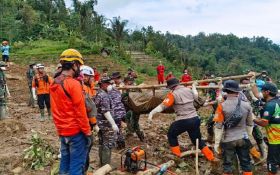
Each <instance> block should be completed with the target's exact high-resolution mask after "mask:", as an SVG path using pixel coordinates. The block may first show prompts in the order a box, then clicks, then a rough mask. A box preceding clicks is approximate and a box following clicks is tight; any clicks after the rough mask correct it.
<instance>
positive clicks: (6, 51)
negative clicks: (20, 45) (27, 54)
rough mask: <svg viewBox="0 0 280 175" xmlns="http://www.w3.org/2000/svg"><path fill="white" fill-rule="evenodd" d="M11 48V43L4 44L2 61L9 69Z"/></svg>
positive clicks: (4, 42)
mask: <svg viewBox="0 0 280 175" xmlns="http://www.w3.org/2000/svg"><path fill="white" fill-rule="evenodd" d="M10 50H11V47H10V46H9V42H8V41H7V40H5V41H3V42H2V46H1V52H2V61H4V62H5V63H7V64H8V65H7V67H9V55H10Z"/></svg>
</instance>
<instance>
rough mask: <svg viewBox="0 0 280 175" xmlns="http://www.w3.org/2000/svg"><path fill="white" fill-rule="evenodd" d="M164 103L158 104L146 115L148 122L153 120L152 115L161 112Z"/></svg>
mask: <svg viewBox="0 0 280 175" xmlns="http://www.w3.org/2000/svg"><path fill="white" fill-rule="evenodd" d="M164 108H165V107H164V105H162V104H160V105H158V106H157V107H156V108H155V109H153V110H152V111H151V112H150V113H149V116H148V122H149V123H152V122H153V115H154V114H156V113H159V112H162V111H163V110H164Z"/></svg>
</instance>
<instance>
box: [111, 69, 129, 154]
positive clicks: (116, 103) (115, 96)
mask: <svg viewBox="0 0 280 175" xmlns="http://www.w3.org/2000/svg"><path fill="white" fill-rule="evenodd" d="M120 78H121V75H120V73H119V72H114V73H112V76H111V79H112V80H113V89H112V90H111V91H109V92H108V94H109V97H110V100H111V107H112V111H113V112H112V113H113V114H114V116H113V117H114V120H115V123H116V124H117V126H118V128H119V133H118V135H117V147H118V149H123V148H125V140H124V136H123V133H122V129H121V126H122V121H123V120H124V118H125V115H126V111H125V107H124V104H123V103H122V94H121V92H120V91H119V90H118V89H117V88H116V86H117V84H118V85H120Z"/></svg>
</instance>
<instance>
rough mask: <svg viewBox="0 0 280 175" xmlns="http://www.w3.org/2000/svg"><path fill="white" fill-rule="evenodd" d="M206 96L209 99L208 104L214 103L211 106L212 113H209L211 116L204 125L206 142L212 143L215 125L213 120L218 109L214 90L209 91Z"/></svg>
mask: <svg viewBox="0 0 280 175" xmlns="http://www.w3.org/2000/svg"><path fill="white" fill-rule="evenodd" d="M208 96H209V98H210V102H215V103H214V104H213V105H212V107H213V111H212V113H211V115H210V117H209V118H208V120H207V123H206V126H207V133H208V138H207V141H209V142H212V141H213V136H214V124H215V122H214V121H213V119H214V115H215V112H216V109H217V107H218V101H217V100H216V96H217V92H216V89H209V91H208Z"/></svg>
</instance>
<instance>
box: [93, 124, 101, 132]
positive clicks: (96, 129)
mask: <svg viewBox="0 0 280 175" xmlns="http://www.w3.org/2000/svg"><path fill="white" fill-rule="evenodd" d="M94 130H95V132H97V133H98V132H99V130H100V128H99V127H98V125H95V126H94Z"/></svg>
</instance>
